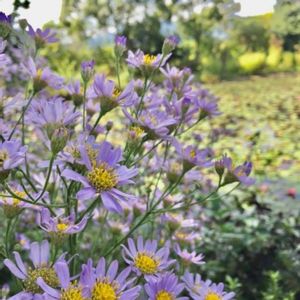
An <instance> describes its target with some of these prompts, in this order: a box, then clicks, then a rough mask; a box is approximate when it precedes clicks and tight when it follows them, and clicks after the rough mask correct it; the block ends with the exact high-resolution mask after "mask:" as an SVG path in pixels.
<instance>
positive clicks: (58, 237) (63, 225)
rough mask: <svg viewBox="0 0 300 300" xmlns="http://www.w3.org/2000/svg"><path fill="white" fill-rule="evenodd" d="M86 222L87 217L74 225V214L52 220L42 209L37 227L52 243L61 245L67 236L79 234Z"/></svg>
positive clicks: (46, 211)
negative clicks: (48, 235)
mask: <svg viewBox="0 0 300 300" xmlns="http://www.w3.org/2000/svg"><path fill="white" fill-rule="evenodd" d="M87 221H88V217H87V216H85V217H83V218H82V220H81V221H80V222H79V223H78V224H75V222H76V220H75V214H74V213H72V214H71V215H70V216H68V217H55V218H52V217H51V215H50V211H49V210H48V209H47V208H43V209H42V211H41V213H40V216H39V219H38V225H39V226H40V227H41V228H42V229H43V230H44V231H46V232H48V233H49V234H50V236H51V238H52V240H53V241H54V242H56V243H61V242H63V241H64V240H65V238H67V236H68V235H70V234H74V233H78V232H81V231H82V230H83V229H84V228H85V226H86V224H87Z"/></svg>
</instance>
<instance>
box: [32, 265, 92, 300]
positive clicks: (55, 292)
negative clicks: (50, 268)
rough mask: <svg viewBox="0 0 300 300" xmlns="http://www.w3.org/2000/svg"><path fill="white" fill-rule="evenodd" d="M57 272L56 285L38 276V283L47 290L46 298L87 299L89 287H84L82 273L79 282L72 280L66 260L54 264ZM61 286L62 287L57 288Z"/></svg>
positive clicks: (52, 299)
mask: <svg viewBox="0 0 300 300" xmlns="http://www.w3.org/2000/svg"><path fill="white" fill-rule="evenodd" d="M54 270H55V274H56V276H57V281H58V282H57V284H56V285H55V286H52V285H50V284H49V283H48V282H47V281H46V280H45V279H44V278H43V277H41V276H40V277H39V278H37V284H38V285H39V287H40V288H41V289H42V290H43V291H44V292H45V294H46V299H49V300H50V299H51V300H55V299H59V300H61V299H70V300H71V299H74V300H75V299H76V300H84V299H87V298H86V297H87V296H88V293H89V291H88V289H87V288H85V287H84V284H83V280H82V277H83V275H82V274H80V280H79V283H77V282H76V281H74V282H72V278H71V276H70V271H69V267H68V264H67V263H66V262H65V261H61V262H57V263H56V264H55V265H54ZM57 286H60V289H56V287H57Z"/></svg>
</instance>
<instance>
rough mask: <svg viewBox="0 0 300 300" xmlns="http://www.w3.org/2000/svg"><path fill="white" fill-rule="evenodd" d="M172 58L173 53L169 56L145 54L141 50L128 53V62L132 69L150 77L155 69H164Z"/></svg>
mask: <svg viewBox="0 0 300 300" xmlns="http://www.w3.org/2000/svg"><path fill="white" fill-rule="evenodd" d="M170 56H171V53H170V54H168V55H163V54H158V55H150V54H144V52H143V51H142V50H140V49H139V50H137V51H136V52H135V53H133V52H132V51H128V57H127V59H126V61H127V63H128V65H129V66H130V67H132V68H137V69H140V70H141V71H143V72H145V73H146V74H147V75H150V72H152V71H153V70H154V69H157V68H158V67H163V66H164V65H165V63H166V61H167V60H168V59H169V57H170Z"/></svg>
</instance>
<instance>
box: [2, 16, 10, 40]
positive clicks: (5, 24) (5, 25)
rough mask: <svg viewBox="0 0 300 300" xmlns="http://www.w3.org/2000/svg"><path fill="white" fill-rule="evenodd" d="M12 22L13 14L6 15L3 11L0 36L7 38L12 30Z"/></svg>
mask: <svg viewBox="0 0 300 300" xmlns="http://www.w3.org/2000/svg"><path fill="white" fill-rule="evenodd" d="M11 24H12V16H11V15H8V16H7V15H6V14H5V13H3V12H2V11H1V12H0V37H3V38H5V37H6V36H7V35H8V34H9V32H10V30H11Z"/></svg>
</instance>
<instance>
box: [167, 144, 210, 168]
mask: <svg viewBox="0 0 300 300" xmlns="http://www.w3.org/2000/svg"><path fill="white" fill-rule="evenodd" d="M173 145H174V146H175V149H176V151H177V153H178V154H179V155H180V158H181V159H182V161H183V169H184V172H187V171H189V170H190V169H192V168H193V167H195V166H198V167H202V168H206V167H210V166H211V165H212V163H211V159H210V155H211V151H210V150H209V149H203V150H199V149H197V148H196V147H195V146H192V145H190V146H187V147H185V148H184V147H183V146H182V145H181V144H180V143H179V142H178V141H177V140H173Z"/></svg>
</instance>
